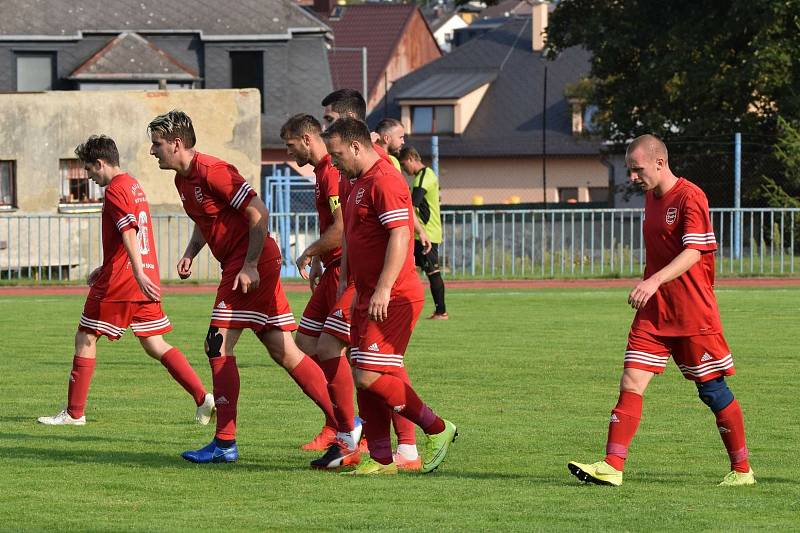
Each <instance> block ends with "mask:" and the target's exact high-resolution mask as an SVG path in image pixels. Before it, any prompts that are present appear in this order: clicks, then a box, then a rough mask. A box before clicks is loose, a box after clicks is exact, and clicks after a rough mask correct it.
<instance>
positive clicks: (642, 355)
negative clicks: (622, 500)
mask: <svg viewBox="0 0 800 533" xmlns="http://www.w3.org/2000/svg"><path fill="white" fill-rule="evenodd" d="M669 354H670V350H669V347H668V346H667V345H666V344H665V341H664V339H662V338H659V337H657V336H654V335H651V334H649V333H646V332H643V331H639V330H631V332H630V334H629V336H628V346H627V348H626V350H625V361H624V368H623V371H622V378H621V379H620V384H619V398H618V399H617V404H616V405H615V406H614V408H613V409H612V410H611V417H610V419H609V422H608V437H607V439H606V456H605V458H604V459H603V460H602V461H598V462H596V463H591V464H585V463H579V462H576V461H571V462H570V463H569V465H568V467H569V470H570V472H571V473H572V474H573V475H574V476H576V477H577V478H578V479H580V480H581V481H587V482H591V483H596V484H601V485H615V486H617V485H621V484H622V471H623V470H624V467H625V460H626V459H627V457H628V448H629V447H630V444H631V442H632V441H633V437H634V436H635V435H636V431H637V429H638V428H639V422H640V420H641V418H642V400H643V396H644V391H645V390H646V389H647V386H648V385H649V384H650V381H651V380H652V379H653V376H654V375H655V374H659V373H662V372H664V369H665V367H666V364H667V361H668V359H669Z"/></svg>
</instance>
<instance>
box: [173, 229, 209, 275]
mask: <svg viewBox="0 0 800 533" xmlns="http://www.w3.org/2000/svg"><path fill="white" fill-rule="evenodd" d="M205 245H206V239H205V237H203V234H202V233H201V232H200V228H199V227H198V226H197V224H195V225H194V228H193V229H192V236H191V238H190V239H189V244H187V245H186V250H185V251H184V252H183V257H181V258H180V259H179V260H178V277H180V278H181V279H186V278H188V277H189V276H191V275H192V260H194V258H195V257H197V254H199V253H200V250H202V249H203V247H204V246H205Z"/></svg>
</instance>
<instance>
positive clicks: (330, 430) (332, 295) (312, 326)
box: [295, 266, 353, 465]
mask: <svg viewBox="0 0 800 533" xmlns="http://www.w3.org/2000/svg"><path fill="white" fill-rule="evenodd" d="M338 284H339V268H338V267H335V266H334V267H330V268H326V269H325V272H323V274H322V276H321V277H320V280H319V283H318V284H317V286H316V287H315V289H314V292H313V293H312V294H311V298H310V299H309V301H308V304H306V308H305V309H304V310H303V316H302V317H301V319H300V325H299V327H298V329H297V335H295V343H296V344H297V347H298V348H299V349H300V351H302V352H303V353H305V354H307V355H308V356H309V357H310V358H311V359H313V360H314V362H316V363H317V364H318V365H320V368H321V369H322V371H323V373H324V374H325V378H326V379H328V395H329V396H330V394H331V385H332V384H331V382H330V378H331V376H329V375H328V374H329V373H330V372H331V368H330V367H331V364H332V363H331V362H328V363H326V364H325V365H323V364H321V362H320V356H319V347H318V346H319V338H320V336H321V335H322V332H323V328H324V326H325V321H326V319H327V317H328V314H329V313H330V311H331V308H332V307H333V306H334V305H335V304H336V288H337V286H338ZM326 368H327V370H326ZM334 370H335V369H334ZM334 377H335V376H334ZM350 381H351V382H352V379H351V380H350ZM351 389H352V387H351ZM331 401H332V404H333V405H334V406H335V405H336V401H334V400H333V398H331ZM347 403H348V404H349V405H351V406H352V404H353V399H352V391H351V395H350V398H349V401H348V402H347ZM337 416H338V415H337ZM351 418H352V417H351ZM334 422H335V423H334V425H330V420H327V419H326V420H325V423H324V424H323V426H322V429H321V430H320V431H319V433H318V434H317V435H316V436H315V437H314V438H313V439H311V440H310V441H309V442H307V443H305V444H303V445H302V446H301V448H302V449H303V450H307V451H327V450H328V449H329V448H330V447H331V446H333V445H334V444H335V442H336V432H337V431H341V429H340V428H339V425H340V423H339V422H338V421H334ZM350 424H352V420H351V421H350ZM312 465H313V463H312Z"/></svg>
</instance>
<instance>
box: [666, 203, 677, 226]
mask: <svg viewBox="0 0 800 533" xmlns="http://www.w3.org/2000/svg"><path fill="white" fill-rule="evenodd" d="M676 218H678V208H677V207H670V208H668V209H667V225H669V226H671V225H672V224H674V223H675V219H676Z"/></svg>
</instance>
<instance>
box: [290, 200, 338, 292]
mask: <svg viewBox="0 0 800 533" xmlns="http://www.w3.org/2000/svg"><path fill="white" fill-rule="evenodd" d="M329 201H330V207H331V211H332V213H333V224H331V225H330V227H329V228H328V229H326V230H325V232H324V233H323V234H322V235H320V236H319V239H317V240H316V241H314V242H312V243H311V244H309V245H308V247H306V249H305V250H303V253H302V254H300V256H299V257H298V258H297V261H295V263H296V264H297V269H298V270H299V271H300V275H301V276H302V277H303V279H309V276H308V273H307V272H306V267H307V266H308V265H309V263H311V259H312V258H314V257H319V256H321V255H324V254H325V253H326V252H330V251H331V250H333V249H335V248H338V247H339V246H341V245H342V233H343V231H342V230H343V228H344V220H343V218H342V209H341V208H340V207H339V197H338V196H335V197H334V196H332V197H330V198H329Z"/></svg>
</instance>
